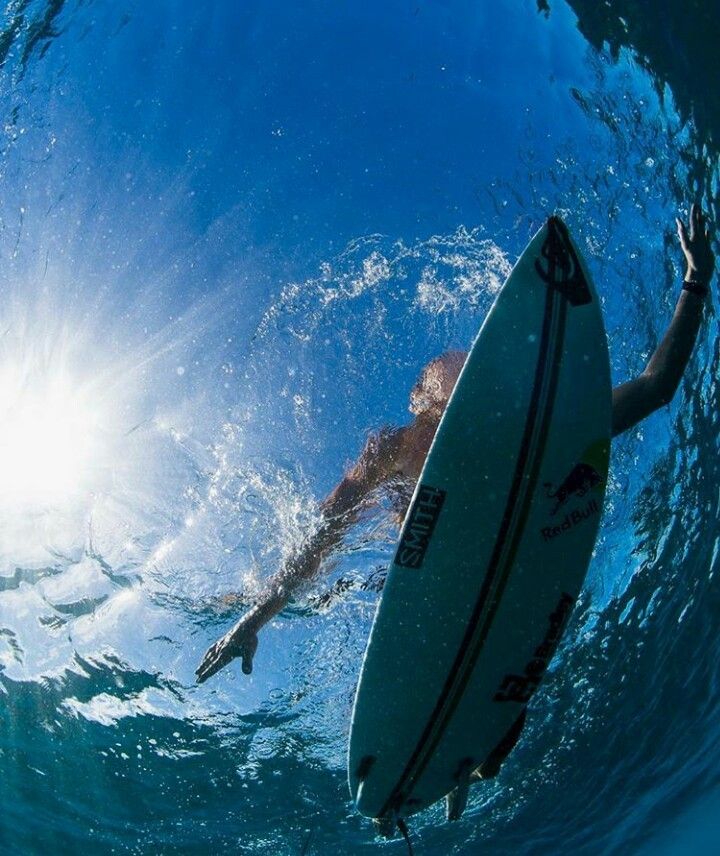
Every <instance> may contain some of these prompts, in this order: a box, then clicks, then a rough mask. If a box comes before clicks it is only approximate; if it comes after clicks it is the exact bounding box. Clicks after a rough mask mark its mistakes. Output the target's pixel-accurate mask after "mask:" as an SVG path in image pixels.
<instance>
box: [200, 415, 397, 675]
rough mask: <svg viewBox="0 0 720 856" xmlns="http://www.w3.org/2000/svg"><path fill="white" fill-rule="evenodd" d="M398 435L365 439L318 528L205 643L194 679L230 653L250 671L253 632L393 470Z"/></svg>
mask: <svg viewBox="0 0 720 856" xmlns="http://www.w3.org/2000/svg"><path fill="white" fill-rule="evenodd" d="M398 436H399V435H398V434H397V432H391V431H381V432H380V433H378V434H376V435H373V436H371V437H370V438H369V439H368V441H367V443H366V445H365V448H364V450H363V452H362V454H361V456H360V458H359V460H358V461H357V463H356V464H355V465H354V466H353V467H351V468H350V469H349V470H348V472H347V473H346V474H345V476H344V477H343V478H342V480H341V481H340V482H339V484H338V485H337V486H336V487H335V488H334V490H333V491H332V492H331V493H330V494H329V495H328V496H327V497H326V499H325V500H324V501H323V502H322V503H321V505H320V512H321V514H322V523H321V525H320V527H319V529H318V530H317V531H316V532H315V533H314V534H313V535H312V536H310V537H309V538H308V539H307V540H306V541H305V543H304V544H303V545H302V546H301V547H300V549H299V550H298V551H297V552H296V553H295V554H294V555H293V556H291V557H290V559H289V560H288V561H287V563H286V564H285V567H284V568H282V570H280V571H279V572H278V573H276V574H274V575H273V576H272V577H270V578H269V579H268V581H267V583H266V585H265V588H264V590H263V592H262V594H261V595H260V597H259V598H258V602H257V603H256V604H255V606H253V607H252V609H250V610H249V611H248V612H246V613H245V615H243V617H242V618H241V619H240V621H238V622H237V624H236V625H235V626H234V627H233V628H232V629H231V630H230V631H228V633H226V634H225V636H223V637H222V638H221V639H219V640H218V641H217V642H216V643H215V644H214V645H212V646H211V647H210V648H209V649H208V651H207V652H206V654H205V657H204V658H203V661H202V663H201V664H200V666H199V667H198V669H197V671H196V674H197V679H198V682H200V683H202V681H205V680H207V679H208V678H209V677H210V676H211V675H214V674H215V672H217V671H219V670H220V669H222V668H223V666H225V665H227V663H229V662H230V661H231V660H232V659H234V658H235V657H242V670H243V672H244V673H245V674H250V672H251V671H252V660H253V657H254V655H255V651H256V649H257V644H258V642H257V634H258V632H259V631H260V630H261V629H262V628H263V627H264V626H265V625H266V624H267V623H268V622H269V621H270V620H271V619H272V618H273V617H274V616H275V615H277V614H278V613H279V612H280V611H281V610H282V609H284V607H285V606H286V605H287V604H288V602H289V601H290V598H291V597H292V594H293V592H294V591H295V590H296V589H297V588H299V587H300V586H301V585H302V584H303V583H305V582H308V581H310V580H311V579H313V578H314V577H315V575H316V574H317V572H318V569H319V568H320V565H321V563H322V560H323V559H324V558H325V556H327V554H328V553H330V552H331V551H332V550H333V549H334V548H335V547H337V545H338V544H339V543H340V542H341V541H342V538H343V536H344V534H345V532H346V531H347V529H348V528H349V527H350V526H351V525H352V523H354V522H355V520H357V518H358V516H359V514H360V512H361V511H362V509H363V508H364V507H365V504H366V501H367V498H368V496H369V494H370V493H372V491H373V490H375V489H376V488H377V487H379V486H380V484H382V483H383V482H384V481H386V480H387V479H388V478H389V477H390V476H391V475H392V471H393V460H394V457H395V453H394V447H395V446H396V445H397V441H398Z"/></svg>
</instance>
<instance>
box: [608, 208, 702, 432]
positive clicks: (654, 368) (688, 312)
mask: <svg viewBox="0 0 720 856" xmlns="http://www.w3.org/2000/svg"><path fill="white" fill-rule="evenodd" d="M677 226H678V236H679V238H680V246H681V247H682V251H683V253H684V255H685V260H686V262H687V273H686V275H685V283H690V288H691V289H692V290H686V289H683V291H681V293H680V297H679V298H678V302H677V306H676V307H675V314H674V315H673V319H672V321H671V322H670V326H669V327H668V329H667V332H666V333H665V335H664V336H663V338H662V341H661V342H660V344H659V345H658V347H657V349H656V351H655V353H654V354H653V355H652V357H651V358H650V362H649V363H648V364H647V367H646V369H645V371H644V372H643V373H642V374H641V375H640V376H639V377H637V378H635V379H634V380H631V381H628V383H624V384H622V385H621V386H618V387H617V388H616V389H614V390H613V401H612V405H613V406H612V434H613V437H615V436H617V435H618V434H621V433H622V432H623V431H627V429H628V428H632V427H633V425H636V424H637V423H638V422H640V420H642V419H644V418H645V417H646V416H649V415H650V414H651V413H653V411H655V410H658V409H659V408H660V407H663V406H664V405H665V404H668V403H669V402H670V401H671V400H672V398H673V396H674V395H675V392H676V390H677V388H678V386H679V385H680V379H681V378H682V376H683V372H684V371H685V367H686V366H687V364H688V360H689V359H690V355H691V353H692V350H693V347H694V345H695V340H696V339H697V334H698V330H699V329H700V322H701V321H702V316H703V308H704V305H705V302H706V300H707V299H708V298H707V297H706V296H705V295H704V294H702V293H701V291H702V289H705V291H706V293H709V285H710V280H711V278H712V275H713V270H714V268H715V256H714V255H713V252H712V249H711V248H710V239H709V234H708V229H707V227H706V222H705V216H704V214H703V212H702V211H701V209H700V206H699V205H693V206H692V210H691V212H690V225H689V228H688V227H687V226H686V225H685V224H684V223H683V222H682V221H681V220H677Z"/></svg>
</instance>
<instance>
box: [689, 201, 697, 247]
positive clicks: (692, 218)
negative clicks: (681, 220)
mask: <svg viewBox="0 0 720 856" xmlns="http://www.w3.org/2000/svg"><path fill="white" fill-rule="evenodd" d="M696 225H697V205H696V204H695V203H694V202H693V204H692V207H691V208H690V229H689V234H690V240H691V241H694V240H695V234H696V228H695V227H696Z"/></svg>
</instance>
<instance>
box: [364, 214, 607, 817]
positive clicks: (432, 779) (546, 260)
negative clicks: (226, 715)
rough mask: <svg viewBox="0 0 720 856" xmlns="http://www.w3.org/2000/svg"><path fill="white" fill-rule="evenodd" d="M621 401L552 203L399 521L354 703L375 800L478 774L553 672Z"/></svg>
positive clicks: (383, 805)
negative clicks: (616, 401)
mask: <svg viewBox="0 0 720 856" xmlns="http://www.w3.org/2000/svg"><path fill="white" fill-rule="evenodd" d="M610 419H611V385H610V366H609V360H608V352H607V342H606V336H605V330H604V326H603V320H602V314H601V308H600V305H599V301H598V296H597V293H596V291H595V288H594V287H593V284H592V282H591V280H590V276H589V274H588V271H587V269H586V267H585V264H584V262H583V261H582V259H581V256H580V253H579V252H578V250H577V247H576V246H575V245H574V243H573V241H572V239H571V237H570V235H569V233H568V230H567V228H566V226H565V225H564V223H563V222H562V221H561V220H560V219H559V218H558V217H551V218H550V219H549V220H548V221H547V223H546V224H545V225H544V226H543V227H542V228H541V229H540V231H539V232H538V233H537V234H536V235H535V237H534V238H533V239H532V240H531V242H530V244H529V245H528V247H527V249H526V250H525V251H524V252H523V254H522V255H521V257H520V259H519V260H518V262H517V264H516V265H515V267H514V268H513V270H512V272H511V274H510V276H509V277H508V279H507V281H506V283H505V285H504V286H503V288H502V289H501V291H500V293H499V294H498V296H497V298H496V300H495V302H494V304H493V306H492V308H491V310H490V312H489V313H488V315H487V317H486V319H485V321H484V322H483V324H482V327H481V329H480V332H479V333H478V336H477V338H476V340H475V343H474V345H473V347H472V350H471V352H470V354H469V356H468V358H467V360H466V362H465V365H464V367H463V370H462V373H461V375H460V377H459V379H458V382H457V384H456V386H455V389H454V391H453V394H452V396H451V398H450V401H449V402H448V405H447V408H446V410H445V413H444V414H443V417H442V420H441V421H440V424H439V426H438V429H437V433H436V435H435V438H434V440H433V443H432V446H431V448H430V452H429V454H428V457H427V460H426V462H425V465H424V468H423V471H422V474H421V476H420V479H419V481H418V484H417V486H416V488H415V492H414V495H413V498H412V501H411V504H410V507H409V511H408V513H407V516H406V518H405V521H404V523H403V527H402V529H401V532H400V539H399V543H398V546H397V550H396V552H395V555H394V560H393V562H392V564H391V566H390V569H389V571H388V576H387V580H386V583H385V587H384V590H383V593H382V597H381V599H380V602H379V605H378V609H377V613H376V615H375V620H374V622H373V626H372V630H371V633H370V637H369V641H368V645H367V649H366V651H365V656H364V659H363V664H362V669H361V674H360V678H359V682H358V688H357V692H356V697H355V703H354V708H353V715H352V724H351V733H350V743H349V751H348V777H349V784H350V791H351V794H352V797H353V799H354V800H355V803H356V805H357V808H358V810H359V811H360V812H361V813H362V814H363V815H366V816H368V817H372V818H378V819H381V820H383V821H386V822H387V821H388V820H393V819H396V818H398V817H407V816H409V815H411V814H413V813H415V812H417V811H420V810H422V809H424V808H426V807H427V806H429V805H431V804H432V803H434V802H435V801H437V800H438V799H441V798H442V797H443V796H445V795H446V794H448V793H449V792H451V791H453V790H454V789H455V788H456V787H460V788H462V787H463V786H464V785H466V784H467V782H468V779H469V774H470V772H471V771H472V770H473V769H475V768H476V767H477V766H478V765H479V764H481V763H482V762H483V761H484V760H485V759H486V758H487V757H488V756H489V755H490V753H491V752H492V750H493V748H494V747H496V746H497V745H498V744H499V743H500V741H501V740H502V738H503V736H504V735H505V734H506V733H507V731H508V729H509V728H510V727H511V725H512V724H513V722H514V721H515V720H516V719H517V717H518V715H519V714H520V713H521V712H522V711H523V709H524V707H525V705H526V704H527V702H528V701H529V699H530V698H531V696H532V694H533V693H534V691H535V690H536V689H537V687H538V685H539V684H540V682H541V680H542V677H543V674H544V672H545V670H546V669H547V666H548V663H549V662H550V660H551V658H552V656H553V654H554V652H555V650H556V648H557V645H558V642H559V641H560V638H561V635H562V633H563V630H564V628H565V626H566V624H567V621H568V618H569V616H570V613H571V611H572V609H573V605H574V604H575V601H576V599H577V597H578V595H579V593H580V589H581V587H582V584H583V580H584V578H585V575H586V572H587V568H588V564H589V562H590V559H591V555H592V550H593V546H594V543H595V539H596V536H597V531H598V526H599V522H600V516H601V511H602V505H603V498H604V492H605V484H606V480H607V472H608V460H609V448H610Z"/></svg>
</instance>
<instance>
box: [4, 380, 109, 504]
mask: <svg viewBox="0 0 720 856" xmlns="http://www.w3.org/2000/svg"><path fill="white" fill-rule="evenodd" d="M88 398H89V396H88V395H87V393H84V392H83V389H82V388H81V387H79V386H78V385H77V384H76V383H73V382H72V381H71V379H70V378H69V377H68V376H67V375H66V374H65V373H64V372H62V371H59V370H58V371H55V372H53V371H48V372H47V373H46V374H44V375H42V376H38V375H37V373H35V372H30V371H28V370H23V369H22V368H21V367H20V366H17V365H5V366H4V367H2V368H0V402H2V405H1V410H0V414H1V416H0V505H3V506H8V505H10V506H13V507H16V508H17V507H21V508H27V507H39V508H44V507H48V506H56V505H60V504H62V503H64V502H67V501H68V500H70V499H72V498H73V497H74V496H76V495H77V494H79V493H81V492H83V491H87V490H88V489H89V479H88V477H89V475H90V473H91V470H92V468H93V466H94V464H95V463H96V461H97V456H98V454H99V452H100V448H99V441H100V432H99V427H98V413H97V411H96V410H95V409H94V408H93V406H92V402H91V401H90V400H88Z"/></svg>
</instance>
